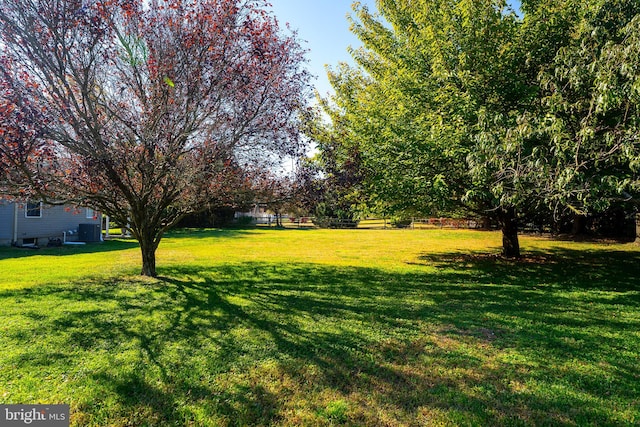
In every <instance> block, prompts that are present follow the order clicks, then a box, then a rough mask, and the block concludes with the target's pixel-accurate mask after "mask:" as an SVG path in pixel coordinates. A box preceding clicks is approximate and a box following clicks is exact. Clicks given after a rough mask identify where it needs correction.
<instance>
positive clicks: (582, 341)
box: [0, 229, 640, 426]
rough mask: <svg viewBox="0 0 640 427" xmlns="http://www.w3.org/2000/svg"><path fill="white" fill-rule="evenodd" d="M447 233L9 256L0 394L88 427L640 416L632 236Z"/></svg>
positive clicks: (174, 243) (240, 233) (338, 233)
mask: <svg viewBox="0 0 640 427" xmlns="http://www.w3.org/2000/svg"><path fill="white" fill-rule="evenodd" d="M500 239H501V237H500V235H499V234H498V233H492V232H477V231H466V230H460V231H453V230H443V231H441V230H351V231H349V230H331V231H329V230H266V229H253V230H251V229H250V230H235V231H200V232H191V233H188V232H181V233H178V232H177V233H173V234H171V235H170V236H168V237H167V238H166V239H165V240H164V241H163V243H162V244H161V246H160V249H159V253H158V267H159V268H158V269H159V274H160V275H161V277H160V278H158V279H145V278H141V277H138V276H136V272H137V271H138V270H139V260H138V257H139V255H138V249H137V246H136V245H135V244H134V243H132V242H128V241H118V240H116V241H110V242H106V243H104V244H101V245H93V246H87V247H72V248H70V247H64V248H52V249H42V250H39V251H22V250H17V249H9V248H6V249H0V271H1V272H2V278H1V279H0V403H49V404H53V403H68V404H70V405H71V409H72V425H77V426H103V425H109V426H145V425H149V426H150V425H158V426H171V425H176V426H182V425H193V426H227V425H228V426H233V425H239V426H240V425H242V426H244V425H301V426H314V425H318V426H323V425H358V426H417V425H434V426H435V425H451V426H458V425H478V426H500V425H508V426H511V425H522V426H530V425H549V426H556V425H558V426H588V425H594V426H607V425H611V426H625V425H629V426H631V425H638V424H640V249H639V248H638V247H637V246H634V245H632V244H626V245H622V244H620V245H606V246H605V245H596V244H590V243H572V242H556V241H552V240H547V239H543V238H533V237H525V238H522V241H521V243H522V246H523V248H524V250H525V255H526V256H525V258H524V259H523V260H522V261H519V262H511V261H504V260H501V259H499V258H497V257H494V256H487V255H486V254H494V253H498V252H499V245H500V241H501V240H500Z"/></svg>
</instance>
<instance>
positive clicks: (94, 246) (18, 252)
mask: <svg viewBox="0 0 640 427" xmlns="http://www.w3.org/2000/svg"><path fill="white" fill-rule="evenodd" d="M137 247H138V242H136V241H135V240H121V239H114V240H108V241H105V242H99V243H98V242H96V243H87V244H86V245H63V246H58V247H42V248H39V249H26V248H13V247H11V248H9V247H2V248H0V261H1V260H3V259H15V258H27V257H31V256H66V255H78V254H86V253H102V252H115V251H123V250H127V249H132V248H137Z"/></svg>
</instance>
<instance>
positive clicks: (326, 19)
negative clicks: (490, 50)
mask: <svg viewBox="0 0 640 427" xmlns="http://www.w3.org/2000/svg"><path fill="white" fill-rule="evenodd" d="M360 3H362V4H364V5H367V6H369V9H370V10H375V0H360ZM271 4H272V5H273V11H274V13H275V15H276V16H277V17H278V20H279V21H280V23H281V24H282V26H284V24H285V23H289V25H290V26H291V28H292V29H293V30H297V31H298V35H299V38H300V39H301V40H303V47H305V48H306V49H308V50H309V52H308V54H307V58H308V59H309V64H308V69H309V71H310V72H311V73H312V74H313V75H314V76H316V80H314V84H315V87H316V89H318V91H319V92H320V94H321V95H326V93H327V92H329V91H330V90H331V86H330V85H329V81H328V80H327V75H326V71H325V67H324V66H325V65H331V66H336V65H337V64H338V63H339V62H341V61H347V62H350V60H351V56H350V55H349V53H348V52H347V47H348V46H354V47H355V46H359V42H358V39H357V38H356V37H355V36H354V35H353V34H351V32H349V22H348V21H347V15H348V14H350V13H351V12H352V9H351V4H352V0H271ZM511 4H513V5H514V6H517V7H519V6H520V2H519V1H518V0H513V1H511Z"/></svg>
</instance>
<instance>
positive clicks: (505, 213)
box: [500, 208, 520, 258]
mask: <svg viewBox="0 0 640 427" xmlns="http://www.w3.org/2000/svg"><path fill="white" fill-rule="evenodd" d="M500 225H501V227H502V255H503V256H504V257H507V258H520V242H519V241H518V217H517V215H516V210H515V209H514V208H506V209H502V211H501V214H500Z"/></svg>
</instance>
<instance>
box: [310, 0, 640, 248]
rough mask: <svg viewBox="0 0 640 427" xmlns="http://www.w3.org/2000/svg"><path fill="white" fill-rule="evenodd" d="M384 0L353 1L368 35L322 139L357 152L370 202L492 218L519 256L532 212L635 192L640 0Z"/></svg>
mask: <svg viewBox="0 0 640 427" xmlns="http://www.w3.org/2000/svg"><path fill="white" fill-rule="evenodd" d="M612 3H614V4H613V7H612ZM376 5H377V12H378V13H374V12H373V11H370V10H369V9H368V8H367V7H365V6H361V5H359V4H356V5H355V9H354V11H355V15H354V17H353V18H352V31H353V32H354V34H355V35H356V36H358V38H359V39H360V40H361V42H362V45H363V46H362V47H361V48H359V49H352V50H351V53H352V56H353V58H354V60H355V64H356V65H355V66H349V65H346V64H340V65H339V66H338V67H337V68H334V69H330V70H329V75H330V78H331V81H332V85H333V87H334V89H335V95H334V96H332V97H331V98H330V99H325V100H323V101H322V102H323V104H322V105H323V107H324V111H325V112H326V114H328V116H329V118H330V123H329V124H328V125H325V127H326V131H325V132H324V133H323V134H322V135H324V140H325V141H329V140H331V141H333V142H334V143H333V145H332V149H334V150H335V147H338V149H339V150H341V151H342V152H343V153H348V152H354V151H357V152H358V154H359V157H360V161H361V164H362V169H363V176H364V186H365V188H366V190H365V193H366V195H367V197H368V199H369V203H371V204H377V205H378V206H380V207H381V209H385V210H387V211H390V212H412V213H426V214H434V213H438V212H454V211H457V210H463V211H467V212H473V213H475V214H480V215H484V216H490V217H493V218H494V219H495V220H496V221H497V222H499V223H500V225H501V228H502V230H503V236H504V239H503V254H504V255H506V256H519V244H518V239H517V232H518V228H517V224H518V218H519V216H521V215H522V214H527V213H530V212H532V211H535V210H537V209H549V208H550V207H554V208H555V209H571V210H575V211H576V212H584V211H587V210H592V211H593V210H598V209H601V208H602V207H603V206H606V205H607V202H608V201H610V200H612V198H615V197H618V198H619V197H621V195H622V194H628V195H629V196H628V197H630V198H631V197H633V196H632V195H630V194H632V193H633V192H634V191H636V190H637V174H636V172H637V163H638V160H637V159H638V134H637V120H638V114H637V109H636V108H637V90H638V86H637V85H638V71H637V70H638V69H639V68H638V67H637V66H636V65H637V63H636V62H637V54H636V53H637V51H638V49H637V48H638V45H637V34H638V32H637V31H634V30H636V29H637V25H638V24H637V22H638V18H637V16H638V10H637V9H638V5H637V2H631V1H622V0H620V1H616V2H605V1H599V2H586V1H581V0H565V1H562V2H551V1H545V0H539V1H523V2H522V9H523V15H518V14H517V13H516V12H515V11H513V10H512V9H511V8H510V6H509V5H508V4H507V3H506V2H505V1H502V0H480V1H470V0H459V1H445V0H421V1H404V0H378V1H377V2H376ZM634 52H635V53H634ZM320 146H321V147H322V144H320Z"/></svg>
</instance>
